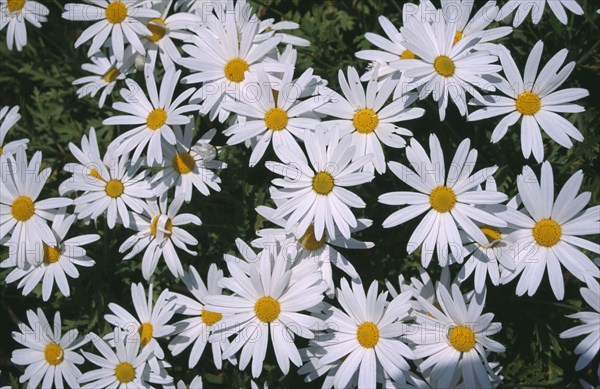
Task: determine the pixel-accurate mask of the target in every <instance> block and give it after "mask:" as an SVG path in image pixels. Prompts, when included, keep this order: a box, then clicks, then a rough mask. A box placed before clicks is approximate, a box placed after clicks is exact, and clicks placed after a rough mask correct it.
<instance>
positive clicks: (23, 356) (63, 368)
mask: <svg viewBox="0 0 600 389" xmlns="http://www.w3.org/2000/svg"><path fill="white" fill-rule="evenodd" d="M27 320H28V322H29V325H27V324H25V323H19V330H20V331H21V332H14V331H13V333H12V338H13V339H14V340H15V341H16V342H18V343H20V344H22V345H23V346H25V347H26V348H23V349H18V350H14V351H13V353H12V357H11V359H10V361H11V362H12V363H14V364H16V365H22V366H27V367H26V368H25V372H24V373H23V375H22V376H21V377H19V382H20V383H25V382H27V387H28V388H36V387H38V385H41V387H42V388H50V387H56V388H62V387H64V386H65V385H64V382H66V383H67V385H68V386H69V387H71V388H76V387H79V385H77V378H78V377H79V376H81V371H79V368H77V366H75V365H81V364H82V363H83V362H84V359H83V357H82V356H81V355H79V353H77V351H76V350H77V349H78V348H79V347H81V346H83V345H84V344H85V343H87V341H88V338H82V337H78V334H79V332H78V331H77V330H76V329H72V330H69V331H67V333H65V334H64V335H62V325H61V320H60V313H59V312H58V311H57V312H56V313H55V314H54V322H53V325H50V323H49V322H48V319H46V315H44V312H43V311H42V310H41V309H40V308H38V309H37V313H35V312H34V311H32V310H28V311H27ZM63 379H64V381H63Z"/></svg>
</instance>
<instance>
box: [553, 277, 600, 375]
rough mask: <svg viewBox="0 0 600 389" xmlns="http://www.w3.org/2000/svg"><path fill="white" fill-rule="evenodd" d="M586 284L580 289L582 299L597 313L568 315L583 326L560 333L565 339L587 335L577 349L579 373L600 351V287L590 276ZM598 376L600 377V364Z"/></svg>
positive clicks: (586, 278) (586, 279) (576, 368)
mask: <svg viewBox="0 0 600 389" xmlns="http://www.w3.org/2000/svg"><path fill="white" fill-rule="evenodd" d="M585 282H586V284H587V287H586V288H581V289H579V291H580V293H581V297H583V299H584V300H585V302H586V303H588V305H589V306H590V307H592V309H593V310H594V311H596V312H578V313H574V314H572V315H567V317H568V318H571V319H579V320H581V321H582V322H583V324H580V325H578V326H576V327H573V328H571V329H568V330H566V331H563V332H561V333H560V337H561V338H563V339H568V338H574V337H576V336H581V335H587V336H586V337H585V338H584V339H583V340H582V341H581V342H579V344H578V345H577V347H576V348H575V354H579V359H577V364H576V365H575V370H577V371H579V370H581V369H583V368H584V367H586V366H587V365H589V363H590V362H591V361H592V359H594V357H595V356H596V355H597V354H598V351H600V299H599V296H600V285H599V284H598V281H597V280H596V279H594V278H592V277H591V276H589V275H586V276H585ZM596 374H597V375H598V377H600V364H599V365H598V370H597V373H596Z"/></svg>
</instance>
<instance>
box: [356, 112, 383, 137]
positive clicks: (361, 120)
mask: <svg viewBox="0 0 600 389" xmlns="http://www.w3.org/2000/svg"><path fill="white" fill-rule="evenodd" d="M352 123H353V124H354V128H356V131H358V132H360V133H361V134H370V133H371V132H373V131H375V129H376V128H377V125H378V124H379V117H378V116H377V113H375V111H373V110H372V109H371V108H364V109H359V110H358V111H356V113H355V114H354V118H353V119H352Z"/></svg>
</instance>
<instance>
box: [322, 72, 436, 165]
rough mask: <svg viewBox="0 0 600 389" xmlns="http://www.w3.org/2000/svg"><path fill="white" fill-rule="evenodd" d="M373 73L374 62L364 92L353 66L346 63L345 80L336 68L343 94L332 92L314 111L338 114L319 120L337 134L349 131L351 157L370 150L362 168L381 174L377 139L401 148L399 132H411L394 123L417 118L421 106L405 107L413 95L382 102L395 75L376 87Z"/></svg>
mask: <svg viewBox="0 0 600 389" xmlns="http://www.w3.org/2000/svg"><path fill="white" fill-rule="evenodd" d="M377 77H378V69H377V66H376V68H375V70H374V72H373V76H372V78H371V79H370V80H369V83H368V85H367V89H366V92H365V90H364V89H363V86H362V85H361V83H360V79H359V77H358V73H357V72H356V69H354V68H353V67H348V81H349V82H348V81H347V80H346V77H345V76H344V72H343V71H342V70H340V71H339V72H338V80H339V83H340V86H341V88H342V91H343V92H344V96H343V97H342V96H341V95H339V94H337V93H335V95H334V96H333V97H332V99H331V101H332V102H330V103H328V104H326V105H324V106H322V107H320V108H317V111H318V112H321V113H324V114H326V115H329V116H331V117H334V118H338V119H337V120H328V121H325V122H323V126H325V127H327V128H332V127H337V128H339V130H340V136H341V137H344V136H346V135H347V134H351V135H350V136H351V139H352V143H351V145H352V146H354V156H353V157H352V158H353V159H354V160H356V159H358V158H360V157H363V156H365V155H367V154H373V160H372V162H369V163H367V164H365V165H364V167H363V169H364V170H366V171H373V168H375V170H377V173H379V174H383V173H385V155H384V153H383V148H382V147H381V143H383V144H385V145H386V146H389V147H393V148H402V147H404V146H406V141H405V140H404V138H402V136H412V132H410V131H409V130H407V129H406V128H402V127H398V126H396V125H395V124H394V123H398V122H400V121H404V120H411V119H416V118H419V117H421V116H423V114H424V113H425V110H424V109H422V108H408V106H409V105H410V104H411V103H412V102H413V101H414V99H398V100H394V101H393V102H392V103H390V104H387V105H386V102H387V101H388V99H389V97H390V95H391V94H392V91H393V90H394V87H395V78H394V77H389V78H387V79H386V80H385V81H383V82H382V85H381V86H380V89H379V91H378V90H377Z"/></svg>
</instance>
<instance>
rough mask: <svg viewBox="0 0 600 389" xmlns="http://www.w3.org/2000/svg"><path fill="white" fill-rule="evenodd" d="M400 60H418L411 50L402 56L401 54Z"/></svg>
mask: <svg viewBox="0 0 600 389" xmlns="http://www.w3.org/2000/svg"><path fill="white" fill-rule="evenodd" d="M400 59H417V56H416V55H415V53H413V52H412V51H410V50H404V51H403V52H402V54H400Z"/></svg>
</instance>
